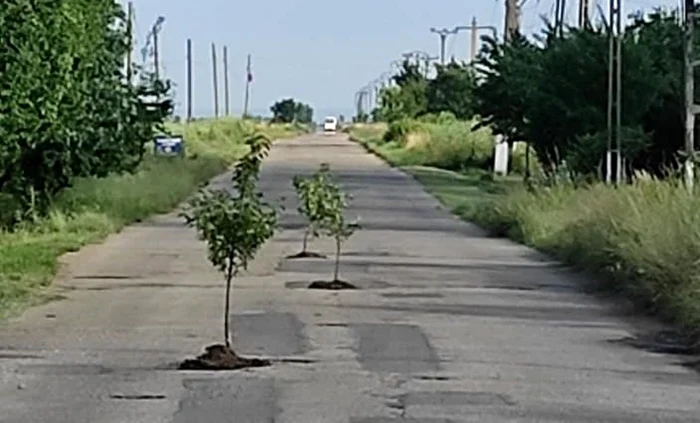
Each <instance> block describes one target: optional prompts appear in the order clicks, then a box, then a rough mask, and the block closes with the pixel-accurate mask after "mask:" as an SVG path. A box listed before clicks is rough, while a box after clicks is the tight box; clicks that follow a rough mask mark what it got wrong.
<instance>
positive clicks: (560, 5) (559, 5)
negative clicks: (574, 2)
mask: <svg viewBox="0 0 700 423" xmlns="http://www.w3.org/2000/svg"><path fill="white" fill-rule="evenodd" d="M579 1H585V0H579ZM579 11H580V6H579ZM565 17H566V0H557V1H556V5H555V10H554V28H555V30H556V33H557V34H558V35H559V36H560V37H561V36H563V35H564V20H565Z"/></svg>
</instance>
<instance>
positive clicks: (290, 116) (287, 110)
mask: <svg viewBox="0 0 700 423" xmlns="http://www.w3.org/2000/svg"><path fill="white" fill-rule="evenodd" d="M270 111H271V112H272V115H273V117H272V121H273V122H281V123H292V122H299V123H311V122H312V121H313V116H314V112H313V109H312V108H311V106H309V105H307V104H303V103H299V102H297V101H295V100H294V99H293V98H285V99H283V100H280V101H278V102H277V103H275V104H273V105H272V107H270Z"/></svg>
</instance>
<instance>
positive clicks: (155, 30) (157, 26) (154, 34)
mask: <svg viewBox="0 0 700 423" xmlns="http://www.w3.org/2000/svg"><path fill="white" fill-rule="evenodd" d="M163 22H165V18H164V17H163V16H158V19H156V22H155V23H154V24H153V27H152V28H151V31H150V32H149V33H148V35H147V36H146V45H145V46H143V48H142V49H141V56H142V60H143V63H144V64H145V63H146V60H148V56H149V53H150V49H149V47H150V46H151V39H153V61H154V62H155V63H154V65H155V66H154V67H155V72H154V74H155V77H156V80H159V79H160V52H159V46H158V34H159V33H160V30H161V27H162V26H163Z"/></svg>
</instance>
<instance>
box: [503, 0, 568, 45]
mask: <svg viewBox="0 0 700 423" xmlns="http://www.w3.org/2000/svg"><path fill="white" fill-rule="evenodd" d="M557 1H559V0H557ZM519 31H520V5H519V4H518V0H506V24H505V31H504V34H503V37H504V40H505V41H506V42H509V41H512V40H513V37H514V36H515V34H517V33H518V32H519Z"/></svg>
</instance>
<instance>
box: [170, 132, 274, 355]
mask: <svg viewBox="0 0 700 423" xmlns="http://www.w3.org/2000/svg"><path fill="white" fill-rule="evenodd" d="M245 144H246V145H247V146H248V148H249V152H248V153H247V154H246V155H245V156H244V157H243V158H242V159H241V160H240V161H239V162H238V163H237V164H236V166H235V168H234V171H233V177H232V182H233V186H232V189H222V190H216V191H209V190H206V189H205V190H202V191H201V192H200V194H199V195H198V196H197V197H195V198H194V199H192V200H191V201H190V202H189V204H188V209H187V210H186V211H185V212H184V213H183V216H184V218H185V220H186V222H187V224H188V225H189V226H192V227H194V228H196V230H197V233H198V235H199V237H200V239H202V240H204V241H205V242H206V243H207V249H208V252H209V254H208V257H209V261H211V263H212V265H214V266H215V267H216V268H218V269H219V270H220V271H221V272H223V273H224V277H225V280H226V298H225V307H224V339H225V345H226V349H227V350H228V351H231V354H233V353H232V350H231V338H230V330H229V319H230V318H229V315H230V297H231V285H232V281H233V278H234V277H235V276H236V275H237V274H238V273H239V271H240V270H246V269H247V268H248V264H249V263H250V261H251V260H253V258H254V257H255V254H256V253H257V252H258V250H259V249H260V248H261V247H262V245H263V244H264V243H265V242H266V241H267V240H268V239H270V238H271V237H272V236H273V234H274V231H275V228H276V226H277V211H276V210H275V209H274V208H273V207H272V206H270V205H269V204H267V203H266V202H265V201H264V200H263V199H262V194H261V193H259V192H258V191H257V187H256V185H257V180H258V173H259V171H260V166H261V163H262V160H263V159H264V158H265V156H266V155H267V154H268V151H269V149H270V145H271V141H270V139H269V138H267V137H266V136H265V135H262V134H253V135H250V136H248V137H247V138H246V139H245ZM232 191H233V192H232Z"/></svg>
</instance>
